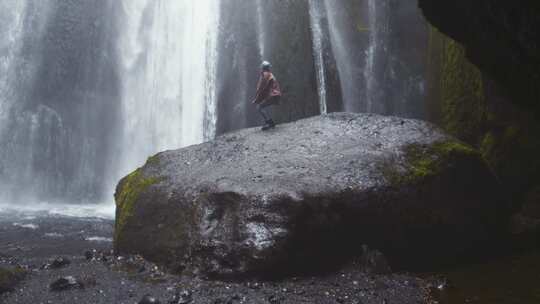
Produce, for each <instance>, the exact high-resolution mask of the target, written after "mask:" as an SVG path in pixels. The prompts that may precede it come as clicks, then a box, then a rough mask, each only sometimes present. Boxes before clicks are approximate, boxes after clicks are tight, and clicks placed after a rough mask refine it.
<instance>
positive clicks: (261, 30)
mask: <svg viewBox="0 0 540 304" xmlns="http://www.w3.org/2000/svg"><path fill="white" fill-rule="evenodd" d="M256 3H257V5H256V6H257V8H256V9H257V34H258V35H257V42H258V46H259V56H260V58H261V61H262V60H266V49H265V37H266V30H265V27H264V8H263V2H262V0H256Z"/></svg>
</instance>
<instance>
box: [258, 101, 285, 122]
mask: <svg viewBox="0 0 540 304" xmlns="http://www.w3.org/2000/svg"><path fill="white" fill-rule="evenodd" d="M279 99H280V98H279V96H274V97H270V99H267V100H265V101H263V102H261V103H259V104H257V111H259V114H261V116H262V118H263V119H264V122H267V121H269V120H272V117H271V116H270V114H269V113H268V110H269V109H268V107H270V106H273V105H276V104H278V103H279Z"/></svg>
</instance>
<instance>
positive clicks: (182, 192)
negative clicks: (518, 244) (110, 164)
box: [114, 113, 507, 278]
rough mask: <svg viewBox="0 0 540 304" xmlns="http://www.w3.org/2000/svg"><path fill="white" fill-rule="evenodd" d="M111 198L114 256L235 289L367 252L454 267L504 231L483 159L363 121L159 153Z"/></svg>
mask: <svg viewBox="0 0 540 304" xmlns="http://www.w3.org/2000/svg"><path fill="white" fill-rule="evenodd" d="M115 197H116V203H117V211H116V227H115V230H116V231H115V240H114V248H115V250H116V252H117V253H118V254H131V253H137V254H142V255H143V256H144V257H146V258H148V259H150V260H153V261H156V262H160V263H163V264H166V265H168V266H169V267H172V269H173V270H175V271H189V272H195V273H198V274H201V275H205V276H218V277H230V278H238V277H239V276H244V275H281V274H290V273H294V272H299V271H321V270H327V269H326V267H333V266H337V265H338V264H339V263H341V262H345V261H348V260H349V259H350V258H352V257H355V256H357V255H358V254H359V253H360V252H361V251H362V245H363V244H367V245H369V246H370V247H371V248H377V249H379V250H381V251H382V252H383V253H384V254H385V255H386V256H387V257H388V258H389V259H390V261H391V263H393V264H394V266H395V265H398V266H403V265H414V262H419V261H420V262H421V264H423V265H426V264H427V263H428V261H448V260H452V261H453V260H454V259H455V257H456V256H459V255H467V254H468V250H470V249H471V248H474V247H475V246H485V242H487V241H488V240H489V239H490V238H491V237H494V236H497V235H498V233H499V231H500V228H501V227H502V226H504V225H505V223H506V219H507V210H506V204H505V201H504V200H503V197H504V196H503V195H501V192H500V187H499V185H498V183H497V179H496V178H495V177H494V176H493V175H492V173H491V171H490V169H489V168H488V167H487V165H486V163H485V162H484V160H483V159H482V157H481V155H480V154H479V153H478V152H477V151H475V150H474V149H472V148H470V147H468V146H466V145H464V144H463V143H461V142H459V141H457V140H455V139H454V138H452V137H449V136H447V135H445V134H444V133H443V132H441V131H440V130H439V129H438V128H436V127H434V126H433V125H431V124H429V123H426V122H422V121H418V120H407V119H401V118H397V117H383V116H378V115H367V114H345V113H337V114H330V115H324V116H320V117H314V118H310V119H305V120H301V121H297V122H294V123H290V124H285V125H279V126H278V127H277V128H276V129H275V130H272V131H270V132H261V131H259V129H245V130H241V131H237V132H234V133H230V134H226V135H223V136H221V137H218V138H217V139H216V140H214V141H211V142H207V143H203V144H200V145H196V146H191V147H187V148H184V149H180V150H174V151H166V152H162V153H159V154H157V155H155V156H153V157H151V158H149V159H148V161H147V163H146V164H145V165H144V167H142V168H140V169H137V170H136V171H135V172H133V173H132V174H130V175H129V176H127V177H125V178H124V179H123V180H122V181H121V182H120V183H119V185H118V188H117V191H116V195H115Z"/></svg>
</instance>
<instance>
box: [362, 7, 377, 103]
mask: <svg viewBox="0 0 540 304" xmlns="http://www.w3.org/2000/svg"><path fill="white" fill-rule="evenodd" d="M376 1H377V0H368V9H369V10H368V11H369V33H370V34H369V47H368V48H367V51H366V54H367V56H366V65H365V69H364V77H365V80H366V111H367V112H368V113H373V112H374V111H375V105H376V95H378V94H379V92H378V91H377V90H378V88H377V78H376V71H375V68H376V63H375V59H376V56H378V52H379V35H378V33H379V31H378V30H377V4H376ZM379 1H380V0H379Z"/></svg>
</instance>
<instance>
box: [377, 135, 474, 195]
mask: <svg viewBox="0 0 540 304" xmlns="http://www.w3.org/2000/svg"><path fill="white" fill-rule="evenodd" d="M403 150H404V158H405V159H406V161H405V162H404V163H403V165H402V166H397V165H396V164H395V163H385V164H384V167H383V174H384V176H385V178H386V179H387V180H388V181H390V183H391V184H393V185H396V186H397V185H402V184H416V183H421V182H424V181H425V180H426V179H429V178H433V177H437V176H440V175H441V173H443V172H444V171H447V170H448V169H450V168H451V167H452V166H455V165H456V164H459V163H460V162H461V161H462V160H463V159H466V158H470V159H473V160H475V161H480V162H483V160H482V155H481V153H480V152H479V151H478V150H476V149H474V148H473V147H471V146H469V145H467V144H465V143H462V142H460V141H457V140H448V141H441V142H436V143H433V144H430V145H419V144H411V145H408V146H406V147H405V148H404V149H403Z"/></svg>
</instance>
